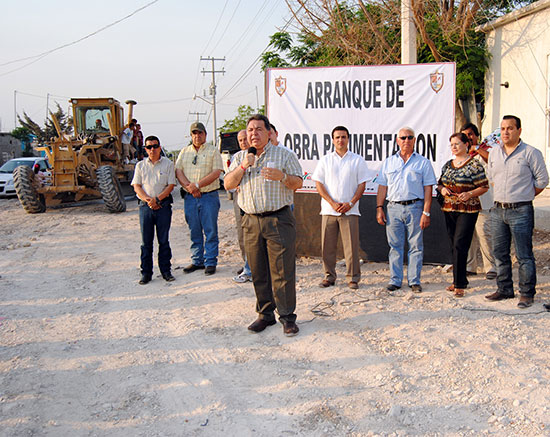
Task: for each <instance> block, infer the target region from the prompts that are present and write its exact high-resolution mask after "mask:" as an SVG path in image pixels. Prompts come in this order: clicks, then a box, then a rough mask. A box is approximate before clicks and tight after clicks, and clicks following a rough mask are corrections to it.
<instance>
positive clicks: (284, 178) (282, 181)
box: [281, 173, 288, 184]
mask: <svg viewBox="0 0 550 437" xmlns="http://www.w3.org/2000/svg"><path fill="white" fill-rule="evenodd" d="M287 177H288V175H287V174H286V173H283V178H282V179H281V183H282V184H284V183H285V181H286V178H287Z"/></svg>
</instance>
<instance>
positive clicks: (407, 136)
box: [399, 135, 414, 141]
mask: <svg viewBox="0 0 550 437" xmlns="http://www.w3.org/2000/svg"><path fill="white" fill-rule="evenodd" d="M413 138H414V135H405V136H404V137H399V139H400V140H402V141H405V140H412V139H413Z"/></svg>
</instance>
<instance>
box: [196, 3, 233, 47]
mask: <svg viewBox="0 0 550 437" xmlns="http://www.w3.org/2000/svg"><path fill="white" fill-rule="evenodd" d="M227 3H229V0H225V4H224V5H223V9H222V12H221V13H220V16H219V17H218V22H217V23H216V25H215V26H214V30H213V31H212V33H211V34H210V38H209V39H208V42H207V43H206V45H205V46H204V49H202V52H203V53H204V52H206V49H207V48H208V44H210V41H212V38H213V37H214V33H216V29H217V28H218V26H219V25H220V21H221V19H222V17H223V13H224V12H225V8H226V7H227Z"/></svg>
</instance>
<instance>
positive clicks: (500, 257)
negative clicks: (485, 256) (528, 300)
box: [491, 205, 537, 297]
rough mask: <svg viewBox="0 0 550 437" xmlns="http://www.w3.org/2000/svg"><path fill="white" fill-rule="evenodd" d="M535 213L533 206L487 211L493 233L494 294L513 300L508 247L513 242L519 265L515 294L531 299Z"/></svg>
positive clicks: (534, 269)
mask: <svg viewBox="0 0 550 437" xmlns="http://www.w3.org/2000/svg"><path fill="white" fill-rule="evenodd" d="M534 225H535V212H534V210H533V205H524V206H520V207H519V208H506V209H504V208H500V207H496V206H495V207H493V208H492V209H491V227H492V232H493V255H494V257H495V266H496V269H497V287H498V292H499V293H501V294H504V295H507V296H513V294H514V283H513V280H512V260H511V258H510V244H511V240H513V241H514V247H515V249H516V257H517V260H518V264H519V292H520V293H521V295H522V296H529V297H533V296H534V295H535V292H536V291H535V286H536V284H537V271H536V267H535V257H534V255H533V228H534Z"/></svg>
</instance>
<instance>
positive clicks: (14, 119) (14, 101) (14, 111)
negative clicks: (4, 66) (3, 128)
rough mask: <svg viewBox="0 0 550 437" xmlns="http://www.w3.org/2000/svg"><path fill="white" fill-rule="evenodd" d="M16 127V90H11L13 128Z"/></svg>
mask: <svg viewBox="0 0 550 437" xmlns="http://www.w3.org/2000/svg"><path fill="white" fill-rule="evenodd" d="M16 127H17V90H13V128H14V129H15V128H16Z"/></svg>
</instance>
